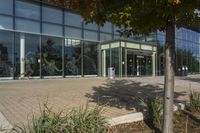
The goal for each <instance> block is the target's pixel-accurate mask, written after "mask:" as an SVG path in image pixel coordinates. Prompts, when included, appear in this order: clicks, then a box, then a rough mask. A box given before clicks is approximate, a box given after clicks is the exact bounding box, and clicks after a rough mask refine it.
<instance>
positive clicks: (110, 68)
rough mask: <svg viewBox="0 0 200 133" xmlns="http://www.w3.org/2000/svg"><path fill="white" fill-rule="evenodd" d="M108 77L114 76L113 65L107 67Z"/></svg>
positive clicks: (112, 77)
mask: <svg viewBox="0 0 200 133" xmlns="http://www.w3.org/2000/svg"><path fill="white" fill-rule="evenodd" d="M108 78H109V79H114V78H115V68H114V67H109V68H108Z"/></svg>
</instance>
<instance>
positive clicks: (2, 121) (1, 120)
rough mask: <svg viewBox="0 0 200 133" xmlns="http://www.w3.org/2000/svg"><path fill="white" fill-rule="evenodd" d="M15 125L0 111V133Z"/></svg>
mask: <svg viewBox="0 0 200 133" xmlns="http://www.w3.org/2000/svg"><path fill="white" fill-rule="evenodd" d="M12 128H13V126H12V125H11V124H10V123H9V121H8V120H7V119H6V118H5V116H4V115H3V114H2V113H1V112H0V133H6V132H9V131H10V130H11V129H12ZM1 130H2V131H1Z"/></svg>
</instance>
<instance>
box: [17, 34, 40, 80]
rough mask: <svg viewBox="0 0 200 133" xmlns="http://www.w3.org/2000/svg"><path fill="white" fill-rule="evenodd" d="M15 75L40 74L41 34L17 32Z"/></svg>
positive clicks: (28, 75)
mask: <svg viewBox="0 0 200 133" xmlns="http://www.w3.org/2000/svg"><path fill="white" fill-rule="evenodd" d="M22 40H24V41H22ZM23 42H24V44H23ZM23 47H24V48H23ZM22 50H24V51H22ZM22 54H24V55H22ZM22 65H24V67H21V66H22ZM15 76H16V77H22V76H25V77H30V76H40V36H39V35H33V34H24V33H16V36H15Z"/></svg>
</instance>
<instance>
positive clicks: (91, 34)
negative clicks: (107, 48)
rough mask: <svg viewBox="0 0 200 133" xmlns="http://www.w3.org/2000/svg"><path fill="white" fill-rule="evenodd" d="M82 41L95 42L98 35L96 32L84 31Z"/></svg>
mask: <svg viewBox="0 0 200 133" xmlns="http://www.w3.org/2000/svg"><path fill="white" fill-rule="evenodd" d="M84 39H88V40H95V41H97V40H98V34H97V32H93V31H88V30H84Z"/></svg>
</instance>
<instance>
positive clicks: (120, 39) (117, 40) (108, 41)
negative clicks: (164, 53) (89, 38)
mask: <svg viewBox="0 0 200 133" xmlns="http://www.w3.org/2000/svg"><path fill="white" fill-rule="evenodd" d="M120 41H124V42H130V43H139V44H147V45H151V46H157V44H158V43H156V42H155V43H151V42H141V41H137V40H131V39H124V38H116V39H112V40H107V41H101V42H100V43H99V44H100V45H103V44H107V43H114V42H120Z"/></svg>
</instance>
